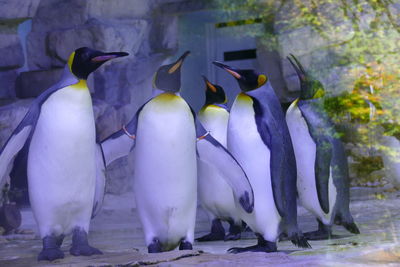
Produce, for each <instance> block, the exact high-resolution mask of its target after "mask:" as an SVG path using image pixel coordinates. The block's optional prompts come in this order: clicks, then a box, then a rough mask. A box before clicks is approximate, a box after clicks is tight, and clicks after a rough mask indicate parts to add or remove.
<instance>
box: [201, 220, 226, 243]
mask: <svg viewBox="0 0 400 267" xmlns="http://www.w3.org/2000/svg"><path fill="white" fill-rule="evenodd" d="M224 238H225V229H224V227H223V226H222V223H221V220H220V219H214V220H213V221H212V223H211V233H209V234H207V235H205V236H202V237H199V238H197V239H196V241H198V242H206V241H218V240H224Z"/></svg>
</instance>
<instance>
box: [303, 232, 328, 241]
mask: <svg viewBox="0 0 400 267" xmlns="http://www.w3.org/2000/svg"><path fill="white" fill-rule="evenodd" d="M304 237H305V238H306V239H307V240H326V239H331V233H330V232H325V231H321V230H317V231H313V232H307V233H304Z"/></svg>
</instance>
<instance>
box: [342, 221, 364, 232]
mask: <svg viewBox="0 0 400 267" xmlns="http://www.w3.org/2000/svg"><path fill="white" fill-rule="evenodd" d="M342 225H343V227H344V228H346V230H347V231H349V232H350V233H352V234H356V235H358V234H360V230H359V229H358V227H357V225H356V224H355V223H354V222H352V223H345V222H343V223H342Z"/></svg>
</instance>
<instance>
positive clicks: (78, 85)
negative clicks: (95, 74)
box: [71, 80, 89, 90]
mask: <svg viewBox="0 0 400 267" xmlns="http://www.w3.org/2000/svg"><path fill="white" fill-rule="evenodd" d="M71 87H72V88H73V89H75V90H88V89H89V88H88V87H87V83H86V80H78V82H77V83H75V84H73V85H71Z"/></svg>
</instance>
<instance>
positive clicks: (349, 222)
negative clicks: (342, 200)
mask: <svg viewBox="0 0 400 267" xmlns="http://www.w3.org/2000/svg"><path fill="white" fill-rule="evenodd" d="M349 217H350V218H347V219H343V216H342V215H340V214H337V215H336V216H335V220H334V222H335V224H337V225H342V226H343V227H344V228H346V230H347V231H349V232H350V233H352V234H356V235H358V234H360V230H359V229H358V227H357V225H356V224H355V222H354V220H353V218H352V217H351V215H350V216H349Z"/></svg>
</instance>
